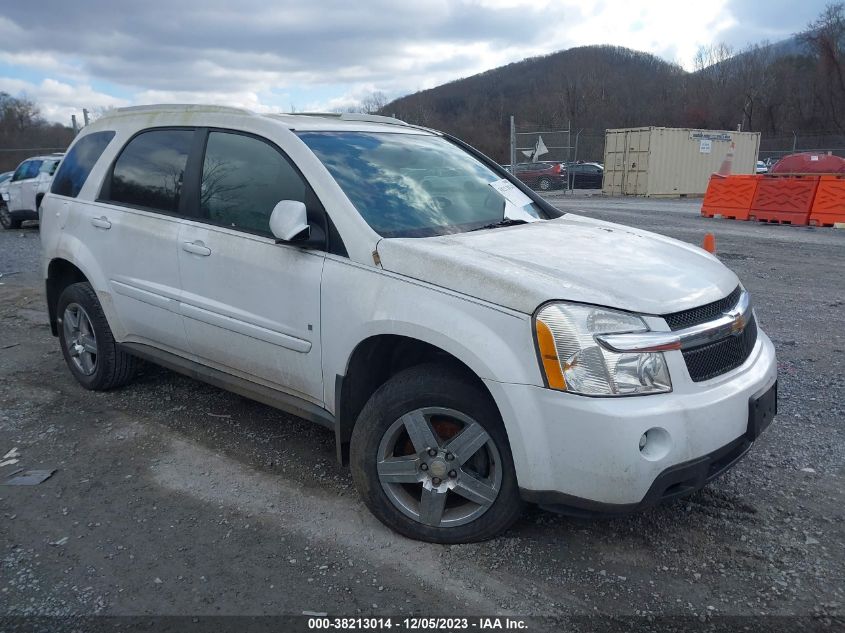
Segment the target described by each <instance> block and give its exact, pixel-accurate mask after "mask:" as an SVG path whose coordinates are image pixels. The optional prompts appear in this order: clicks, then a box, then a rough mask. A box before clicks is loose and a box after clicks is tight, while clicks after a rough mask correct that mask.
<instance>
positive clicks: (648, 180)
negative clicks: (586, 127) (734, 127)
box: [602, 127, 760, 197]
mask: <svg viewBox="0 0 845 633" xmlns="http://www.w3.org/2000/svg"><path fill="white" fill-rule="evenodd" d="M731 143H734V144H735V148H734V158H733V165H732V168H731V173H732V174H753V173H754V172H755V168H756V165H757V152H758V150H759V149H760V133H759V132H731V131H728V130H694V129H690V128H668V127H637V128H627V129H618V130H607V131H606V133H605V144H604V185H603V187H602V191H603V192H604V193H605V194H607V195H611V196H620V195H624V196H655V197H657V196H665V197H678V196H702V195H704V192H705V191H707V183H708V182H709V180H710V175H711V174H713V173H714V172H717V171H719V167H721V165H722V162H723V161H724V160H725V157H726V156H727V154H728V150H729V149H730V147H731Z"/></svg>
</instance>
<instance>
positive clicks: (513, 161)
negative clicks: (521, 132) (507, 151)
mask: <svg viewBox="0 0 845 633" xmlns="http://www.w3.org/2000/svg"><path fill="white" fill-rule="evenodd" d="M515 167H516V125H515V124H514V122H513V115H511V166H510V170H511V173H513V172H514V169H515Z"/></svg>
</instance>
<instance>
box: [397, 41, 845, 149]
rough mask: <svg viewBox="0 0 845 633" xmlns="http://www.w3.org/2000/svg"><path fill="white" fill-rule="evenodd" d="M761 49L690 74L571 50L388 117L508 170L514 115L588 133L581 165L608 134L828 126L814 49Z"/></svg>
mask: <svg viewBox="0 0 845 633" xmlns="http://www.w3.org/2000/svg"><path fill="white" fill-rule="evenodd" d="M762 49H763V47H759V48H758V49H757V53H756V54H751V53H753V52H754V49H750V50H749V52H748V53H741V54H740V55H739V56H737V57H736V58H734V59H733V60H729V61H730V62H731V63H728V64H726V65H725V66H724V67H723V68H710V69H704V70H703V71H701V72H698V73H688V72H686V71H685V70H684V69H683V68H681V67H680V66H678V65H676V64H672V63H669V62H666V61H665V60H662V59H660V58H659V57H656V56H654V55H651V54H648V53H643V52H639V51H634V50H631V49H627V48H622V47H618V46H584V47H578V48H571V49H568V50H564V51H559V52H557V53H552V54H550V55H545V56H542V57H532V58H528V59H525V60H523V61H520V62H515V63H512V64H508V65H506V66H502V67H500V68H495V69H492V70H488V71H486V72H483V73H480V74H478V75H473V76H471V77H466V78H463V79H458V80H456V81H451V82H449V83H446V84H443V85H441V86H438V87H436V88H432V89H429V90H423V91H420V92H417V93H415V94H411V95H408V96H405V97H402V98H399V99H396V100H395V101H393V102H391V103H389V104H387V105H386V106H385V107H384V108H382V110H381V112H382V113H385V114H395V115H397V116H398V117H400V118H402V119H404V120H407V121H409V122H412V123H417V124H421V125H426V126H430V127H434V128H438V129H442V130H445V131H448V132H451V133H454V134H455V135H456V136H459V137H461V138H463V139H465V140H467V141H468V142H470V143H471V144H473V145H474V146H476V147H478V148H479V149H480V150H481V151H483V152H485V153H487V154H489V155H490V156H492V157H494V158H495V159H497V160H499V161H501V162H506V161H507V160H508V147H509V143H508V135H509V117H510V115H512V114H513V115H514V116H515V117H516V121H517V125H518V127H519V128H520V129H525V128H526V127H534V128H537V127H542V128H559V127H561V126H564V127H565V126H566V124H567V122H568V121H571V124H572V128H573V132H572V134H573V139H574V135H575V133H576V131H577V130H582V134H581V136H580V148H579V158H584V159H591V160H596V159H600V158H601V148H602V146H603V133H604V130H605V129H608V128H616V127H633V126H648V125H655V126H668V127H695V128H711V129H736V127H737V125H742V128H743V129H744V130H758V131H763V132H764V133H768V134H779V133H784V134H788V133H791V130H793V129H802V130H803V129H807V128H808V127H813V126H815V127H818V126H821V125H824V123H823V121H824V120H825V116H826V115H825V114H824V113H823V112H822V110H821V109H820V108H821V106H818V107H817V106H815V105H812V103H811V105H812V107H811V108H808V107H807V106H808V104H807V103H806V102H804V101H801V99H804V100H805V101H806V100H807V99H808V98H809V97H810V96H811V95H812V93H813V92H814V91H818V90H819V84H818V82H817V81H815V80H814V79H813V74H814V64H815V61H814V59H813V58H812V57H811V56H810V55H809V51H808V50H807V47H806V45H804V44H802V43H801V42H800V41H799V40H798V39H797V38H790V39H788V40H784V41H782V42H777V43H775V44H771V45H769V47H768V48H767V49H766V53H765V54H761V53H760V50H762ZM744 55H748V56H747V57H743V56H744ZM819 103H821V100H820V99H819ZM843 105H845V104H843ZM814 108H815V109H817V110H818V111H817V112H816V111H812V110H813V109H814ZM843 109H845V108H843ZM793 126H799V127H793ZM784 130H786V131H785V132H784ZM547 145H548V143H547Z"/></svg>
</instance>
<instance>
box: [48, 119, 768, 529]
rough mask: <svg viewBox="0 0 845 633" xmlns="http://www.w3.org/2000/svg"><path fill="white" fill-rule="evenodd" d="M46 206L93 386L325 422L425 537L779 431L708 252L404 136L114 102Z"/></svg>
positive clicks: (759, 350)
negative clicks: (590, 211) (162, 392)
mask: <svg viewBox="0 0 845 633" xmlns="http://www.w3.org/2000/svg"><path fill="white" fill-rule="evenodd" d="M42 210H43V226H42V230H41V237H42V241H43V245H44V275H45V278H46V284H47V300H48V304H49V311H50V321H51V325H52V328H53V333H54V334H56V335H58V336H59V339H60V342H61V349H62V352H63V353H64V356H65V359H66V361H67V364H68V366H69V368H70V371H71V372H72V373H73V375H74V376H75V377H76V379H77V380H78V381H79V382H80V383H81V384H82V385H83V386H84V387H86V388H88V389H109V388H112V387H117V386H119V385H123V384H125V383H126V382H128V381H129V380H130V378H131V377H132V374H133V370H134V367H135V364H136V359H137V358H142V359H146V360H149V361H152V362H155V363H158V364H161V365H164V366H166V367H170V368H172V369H174V370H176V371H180V372H183V373H186V374H188V375H190V376H193V377H195V378H198V379H200V380H204V381H207V382H210V383H212V384H215V385H218V386H221V387H223V388H226V389H229V390H232V391H235V392H238V393H240V394H243V395H246V396H248V397H251V398H254V399H256V400H259V401H262V402H265V403H268V404H270V405H273V406H276V407H279V408H281V409H284V410H286V411H289V412H292V413H294V414H296V415H298V416H302V417H305V418H309V419H311V420H313V421H315V422H317V423H318V424H321V425H324V426H326V427H328V428H329V429H332V430H333V431H334V433H335V436H336V439H337V447H338V457H339V459H346V456H347V454H348V456H349V459H350V463H351V468H352V476H353V479H354V482H355V485H356V487H357V489H358V491H359V493H360V495H361V497H362V498H363V500H364V502H365V503H366V504H367V506H368V507H369V508H370V510H371V511H372V512H373V513H374V514H375V515H376V516H377V517H378V518H379V519H380V520H382V521H383V522H384V523H386V524H387V525H389V526H391V527H393V528H394V529H396V530H398V531H399V532H401V533H402V534H405V535H408V536H410V537H413V538H417V539H423V540H428V541H436V542H443V543H453V542H464V541H473V540H479V539H484V538H489V537H491V536H493V535H495V534H497V533H499V532H501V531H502V530H504V529H505V528H507V527H508V526H509V525H511V523H513V521H514V520H516V518H517V517H518V516H519V514H520V510H521V507H522V503H523V501H527V502H531V503H537V504H540V505H542V506H544V507H548V508H551V509H554V510H557V511H562V512H571V513H580V514H583V513H597V514H609V513H618V512H629V511H632V510H637V509H641V508H645V507H649V506H651V505H653V504H656V503H658V502H660V501H661V500H664V499H668V498H672V497H676V496H681V495H685V494H689V493H690V492H692V491H695V490H697V489H699V488H701V487H702V486H703V485H704V484H705V483H706V482H708V481H710V480H711V479H713V478H714V477H716V476H717V475H719V474H720V473H722V472H724V471H725V470H726V469H727V468H729V467H730V466H732V465H733V464H734V463H735V462H736V461H737V460H738V459H739V458H740V457H742V456H743V455H744V454H745V452H746V451H747V450H748V449H749V447H750V446H751V444H752V442H754V440H755V439H756V438H757V437H758V435H759V434H760V432H761V431H762V430H763V429H764V428H765V427H766V426H767V425H768V423H769V422H770V421H771V419H772V416H773V415H774V414H775V411H776V401H777V390H776V378H777V375H776V362H775V351H774V348H773V346H772V343H771V341H770V340H769V339H768V337H767V336H766V335H765V334H764V333H763V332H762V331H760V330H759V328H758V327H757V325H756V319H755V314H754V311H753V310H752V308H751V304H750V301H749V296H748V293H747V292H746V291H745V290H744V289H743V287H742V285H741V284H740V283H739V280H738V279H737V277H736V275H735V274H734V273H733V272H731V271H730V270H728V269H727V268H726V267H725V266H723V265H722V264H721V262H719V260H718V259H716V258H715V257H713V256H712V255H710V254H708V253H706V252H704V251H702V250H700V249H698V248H696V247H694V246H690V245H688V244H684V243H682V242H678V241H675V240H672V239H669V238H665V237H661V236H659V235H654V234H650V233H647V232H644V231H639V230H635V229H631V228H628V227H625V226H618V225H614V224H610V223H607V222H600V221H596V220H592V219H589V218H584V217H580V216H577V215H572V214H563V213H561V212H560V211H559V210H557V209H555V208H554V207H552V206H550V205H549V204H547V203H546V202H545V201H544V200H543V199H542V198H540V197H538V196H537V195H536V194H534V193H533V192H532V191H531V190H530V189H528V188H526V187H525V186H524V185H522V184H521V183H520V182H519V181H518V180H516V179H514V178H513V177H512V176H511V175H509V174H508V173H507V172H506V171H505V170H503V169H502V168H501V167H499V166H498V165H496V163H494V162H493V161H491V160H490V159H488V158H486V157H484V156H483V155H481V154H479V153H478V152H477V151H475V150H473V149H472V148H470V147H468V146H466V145H465V144H463V143H462V142H460V141H458V140H457V139H454V138H451V137H449V136H448V135H445V134H441V133H439V132H436V131H433V130H428V129H422V128H419V127H414V126H411V125H406V124H404V123H402V122H400V121H397V120H393V119H388V118H383V117H366V116H355V115H340V116H334V117H333V116H331V115H326V116H307V115H257V114H253V113H251V112H248V111H243V110H236V109H231V108H222V107H203V106H154V107H143V108H127V109H122V110H117V111H115V112H113V113H110V114H107V115H106V116H104V117H102V118H101V119H98V120H97V121H96V122H95V123H93V124H92V125H90V126H88V127H86V128H85V129H84V130H83V132H82V133H81V134H80V135H79V137H78V138H77V139H76V141H75V142H74V144H73V145H72V147H71V148H70V150H69V152H68V154H67V157H66V158H65V159H64V162H63V164H62V166H61V168H60V169H59V172H58V173H57V175H56V178H55V180H54V182H53V186H52V192H51V193H50V194H48V195H47V197H46V198H45V200H44V203H43V207H42ZM347 449H348V453H347Z"/></svg>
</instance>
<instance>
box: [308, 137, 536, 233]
mask: <svg viewBox="0 0 845 633" xmlns="http://www.w3.org/2000/svg"><path fill="white" fill-rule="evenodd" d="M299 138H301V139H302V140H303V141H304V142H305V144H306V145H308V147H309V148H311V150H312V151H313V152H314V153H315V154H316V155H317V157H318V158H319V159H320V160H321V161H322V162H323V164H324V165H325V166H326V168H327V169H328V170H329V172H330V173H331V175H332V176H333V177H334V179H335V180H336V181H337V183H338V184H339V185H340V187H341V189H343V191H344V193H345V194H346V196H347V197H348V198H349V199H350V200H351V201H352V204H353V205H355V208H356V209H358V212H359V213H360V214H361V216H362V217H363V218H364V220H366V222H367V224H369V225H370V226H371V227H372V228H373V230H375V231H376V232H377V233H378V234H379V235H382V236H383V237H427V236H431V235H445V234H447V233H460V232H463V231H469V230H472V229H477V228H480V227H482V226H485V225H487V224H492V223H496V222H501V221H502V220H503V219H504V218H505V216H506V215H507V218H509V219H517V220H526V221H531V220H536V219H541V218H545V217H546V216H545V214H544V213H543V212H542V211H541V210H540V208H539V207H538V206H537V205H536V204H535V203H534V202H532V201H531V199H530V198H528V196H526V195H525V194H524V193H522V192H521V191H520V190H519V189H517V188H516V187H514V186H513V185H512V184H511V183H510V182H509V181H507V180H503V179H502V177H501V176H500V175H499V174H498V173H496V172H494V171H493V170H492V169H490V168H489V167H487V166H486V165H485V164H484V163H482V162H481V161H479V160H478V159H476V158H475V157H473V156H472V155H471V154H468V153H467V152H465V151H464V150H462V149H461V148H459V147H458V146H456V145H454V144H453V143H450V142H449V141H448V140H446V139H444V138H441V137H439V136H432V135H428V134H425V135H423V134H419V135H418V134H395V133H389V132H383V133H371V132H301V133H300V134H299ZM506 207H507V209H506Z"/></svg>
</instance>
